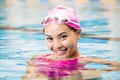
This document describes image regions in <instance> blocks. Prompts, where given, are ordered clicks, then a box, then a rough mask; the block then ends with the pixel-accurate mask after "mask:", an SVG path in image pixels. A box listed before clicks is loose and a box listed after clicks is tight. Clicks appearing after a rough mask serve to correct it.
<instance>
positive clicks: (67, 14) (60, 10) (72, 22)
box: [46, 6, 80, 29]
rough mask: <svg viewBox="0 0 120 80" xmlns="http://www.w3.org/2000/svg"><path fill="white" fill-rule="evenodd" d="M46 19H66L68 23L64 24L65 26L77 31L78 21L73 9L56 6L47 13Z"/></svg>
mask: <svg viewBox="0 0 120 80" xmlns="http://www.w3.org/2000/svg"><path fill="white" fill-rule="evenodd" d="M48 17H51V18H55V17H57V18H58V19H60V20H62V19H67V20H68V21H67V22H66V23H65V24H66V25H69V26H70V27H73V28H74V29H79V28H80V25H79V21H78V19H77V15H76V12H75V10H74V9H72V8H69V7H66V6H56V7H55V8H53V9H52V10H50V11H49V12H48V16H47V17H46V18H48ZM51 23H54V20H53V21H51Z"/></svg>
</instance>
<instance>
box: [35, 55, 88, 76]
mask: <svg viewBox="0 0 120 80" xmlns="http://www.w3.org/2000/svg"><path fill="white" fill-rule="evenodd" d="M47 56H49V55H46V56H43V57H40V58H38V59H36V60H35V61H34V62H33V64H35V65H36V67H37V69H38V71H39V72H40V73H42V74H44V75H46V76H48V77H50V78H55V77H62V76H68V75H69V72H70V71H73V70H80V69H86V68H85V65H84V64H80V63H78V60H79V59H78V58H74V59H71V60H50V59H47V58H46V57H47Z"/></svg>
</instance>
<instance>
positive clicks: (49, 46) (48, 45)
mask: <svg viewBox="0 0 120 80" xmlns="http://www.w3.org/2000/svg"><path fill="white" fill-rule="evenodd" d="M46 44H47V47H48V48H49V49H51V48H52V44H51V43H50V42H47V41H46Z"/></svg>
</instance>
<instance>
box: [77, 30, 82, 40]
mask: <svg viewBox="0 0 120 80" xmlns="http://www.w3.org/2000/svg"><path fill="white" fill-rule="evenodd" d="M76 34H77V37H78V39H80V37H81V29H78V30H77V31H76Z"/></svg>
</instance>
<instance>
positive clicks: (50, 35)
mask: <svg viewBox="0 0 120 80" xmlns="http://www.w3.org/2000/svg"><path fill="white" fill-rule="evenodd" d="M62 34H66V32H61V33H60V34H58V36H60V35H62ZM45 36H51V35H48V34H45Z"/></svg>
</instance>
